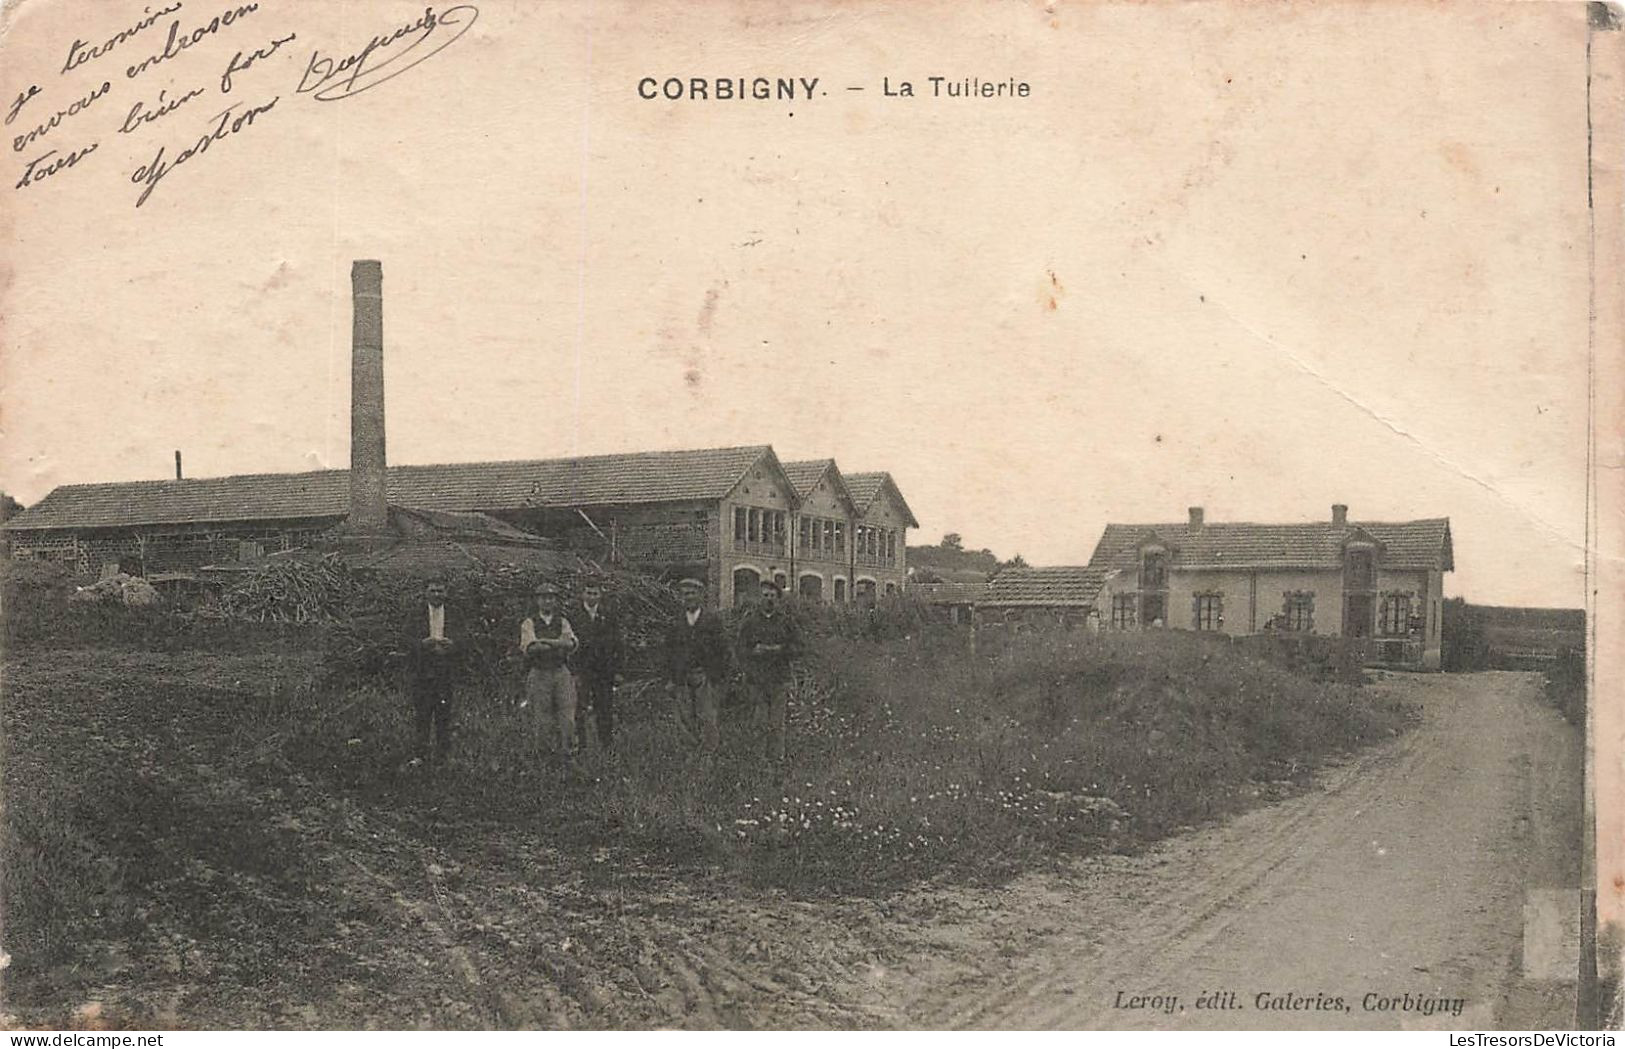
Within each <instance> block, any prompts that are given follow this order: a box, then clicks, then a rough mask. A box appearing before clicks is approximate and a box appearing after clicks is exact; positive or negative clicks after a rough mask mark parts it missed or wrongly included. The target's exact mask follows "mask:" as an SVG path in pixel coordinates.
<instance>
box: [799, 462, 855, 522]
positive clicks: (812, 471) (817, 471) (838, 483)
mask: <svg viewBox="0 0 1625 1049" xmlns="http://www.w3.org/2000/svg"><path fill="white" fill-rule="evenodd" d="M783 466H784V475H785V476H786V477H788V478H789V479H790V485H791V487H793V488H794V489H795V490H796V498H797V499H806V498H807V497H808V496H809V495H811V494H812V490H813V489H814V488H815V487H817V485H818V482H819V481H820V480H822V479H823V477H824V475H825V474H830V475H831V476H832V477H833V478H834V480H835V491H836V494H838V495H839V496H840V497H841V498H842V499H843V500H845V501H846V502H847V504H848V505H850V506H851V507H852V509H853V511H854V512H856V511H857V503H856V502H855V501H854V500H853V498H852V490H851V489H850V488H848V487H847V485H846V478H845V477H843V476H842V475H841V471H840V468H839V467H837V466H836V465H835V460H834V459H799V460H797V461H795V462H789V463H784V464H783Z"/></svg>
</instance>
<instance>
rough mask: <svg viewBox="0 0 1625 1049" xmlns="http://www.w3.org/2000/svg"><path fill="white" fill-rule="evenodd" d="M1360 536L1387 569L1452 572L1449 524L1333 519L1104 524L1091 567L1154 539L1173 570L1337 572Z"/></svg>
mask: <svg viewBox="0 0 1625 1049" xmlns="http://www.w3.org/2000/svg"><path fill="white" fill-rule="evenodd" d="M1357 529H1358V530H1363V531H1364V532H1366V533H1368V534H1369V535H1370V536H1371V537H1372V538H1373V539H1375V540H1376V541H1377V542H1379V543H1380V544H1382V559H1381V564H1382V565H1383V567H1385V568H1398V569H1405V568H1439V569H1442V570H1444V571H1446V572H1448V571H1452V570H1453V569H1454V568H1455V564H1454V555H1453V552H1452V550H1451V543H1450V520H1449V519H1448V518H1444V517H1438V518H1428V519H1425V520H1420V521H1392V522H1385V521H1351V522H1349V523H1348V525H1346V526H1339V525H1334V524H1332V523H1331V522H1330V521H1318V522H1315V521H1312V522H1308V523H1304V524H1245V523H1226V522H1218V523H1208V524H1204V525H1202V526H1201V527H1200V528H1192V527H1190V524H1189V523H1188V522H1185V521H1181V522H1179V523H1177V524H1150V525H1131V524H1109V525H1107V526H1106V531H1105V532H1104V533H1103V534H1102V535H1101V537H1100V542H1099V543H1098V544H1096V546H1095V552H1094V556H1092V557H1090V559H1089V563H1090V564H1091V565H1099V566H1105V565H1110V566H1113V567H1118V568H1127V567H1131V566H1133V565H1134V564H1135V563H1136V561H1137V559H1138V547H1139V544H1140V542H1141V541H1142V540H1144V539H1149V538H1152V537H1156V538H1158V539H1161V540H1162V541H1163V542H1165V543H1167V544H1168V546H1169V547H1170V556H1171V560H1172V563H1173V564H1174V565H1175V566H1181V567H1186V568H1225V567H1249V568H1337V567H1339V566H1341V565H1342V563H1343V554H1342V549H1343V542H1344V540H1345V539H1347V538H1349V537H1350V536H1351V535H1353V534H1355V531H1356V530H1357Z"/></svg>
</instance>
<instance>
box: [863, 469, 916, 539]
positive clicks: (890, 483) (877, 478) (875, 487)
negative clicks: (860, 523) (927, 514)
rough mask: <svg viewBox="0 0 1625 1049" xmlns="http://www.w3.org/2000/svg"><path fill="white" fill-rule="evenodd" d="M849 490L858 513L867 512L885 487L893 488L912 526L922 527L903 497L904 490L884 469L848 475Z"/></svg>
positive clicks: (905, 516) (892, 490)
mask: <svg viewBox="0 0 1625 1049" xmlns="http://www.w3.org/2000/svg"><path fill="white" fill-rule="evenodd" d="M846 488H847V491H849V492H851V493H852V504H853V505H854V506H856V507H857V508H858V513H860V514H866V513H868V512H869V507H870V506H872V505H874V501H875V498H876V497H877V496H878V495H880V493H881V491H882V490H884V489H887V488H889V489H891V494H892V497H893V498H894V499H896V500H897V505H898V506H901V507H902V508H903V517H904V518H905V519H906V520H907V522H908V526H909V527H910V528H918V527H920V522H918V521H916V520H915V519H914V511H913V510H910V509H909V508H908V500H906V499H904V498H903V492H902V490H901V489H900V488H898V487H897V482H896V481H894V480H892V476H891V474H889V473H886V472H885V471H884V470H881V471H878V472H874V473H860V474H847V475H846Z"/></svg>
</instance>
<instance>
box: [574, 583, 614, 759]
mask: <svg viewBox="0 0 1625 1049" xmlns="http://www.w3.org/2000/svg"><path fill="white" fill-rule="evenodd" d="M569 616H570V623H571V625H572V626H574V627H575V634H576V642H577V647H576V654H575V658H574V659H573V660H572V662H573V664H574V666H575V672H576V695H577V696H578V697H579V698H580V700H581V701H582V702H584V703H585V704H586V706H587V707H588V708H589V709H590V710H591V711H592V720H593V722H594V723H595V725H596V727H597V729H598V745H599V746H600V747H603V748H605V749H606V750H607V749H608V748H609V745H610V742H611V741H612V740H613V739H614V736H615V686H616V685H619V684H620V683H621V660H622V658H623V657H624V656H625V652H626V642H625V639H624V635H623V634H622V633H621V617H620V615H619V614H618V613H617V612H616V611H615V610H614V609H613V608H609V607H607V606H605V604H604V585H603V583H602V582H600V581H599V580H597V579H593V578H589V579H587V580H586V581H585V582H583V583H582V585H581V601H580V603H579V604H577V605H576V606H575V607H574V608H572V609H571V610H570V613H569ZM584 713H585V712H583V715H584ZM586 732H587V718H586V717H585V716H582V717H580V718H579V719H578V720H577V721H576V740H577V743H578V744H584V743H585V739H586Z"/></svg>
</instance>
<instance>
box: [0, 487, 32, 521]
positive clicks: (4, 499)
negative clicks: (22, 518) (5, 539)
mask: <svg viewBox="0 0 1625 1049" xmlns="http://www.w3.org/2000/svg"><path fill="white" fill-rule="evenodd" d="M26 509H28V507H26V506H24V505H23V504H22V503H19V502H18V501H17V500H15V499H13V498H12V497H11V496H9V495H7V494H6V493H5V492H0V523H3V522H5V521H9V520H11V519H12V518H13V517H16V516H17V515H18V514H20V513H22V512H23V511H24V510H26Z"/></svg>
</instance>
